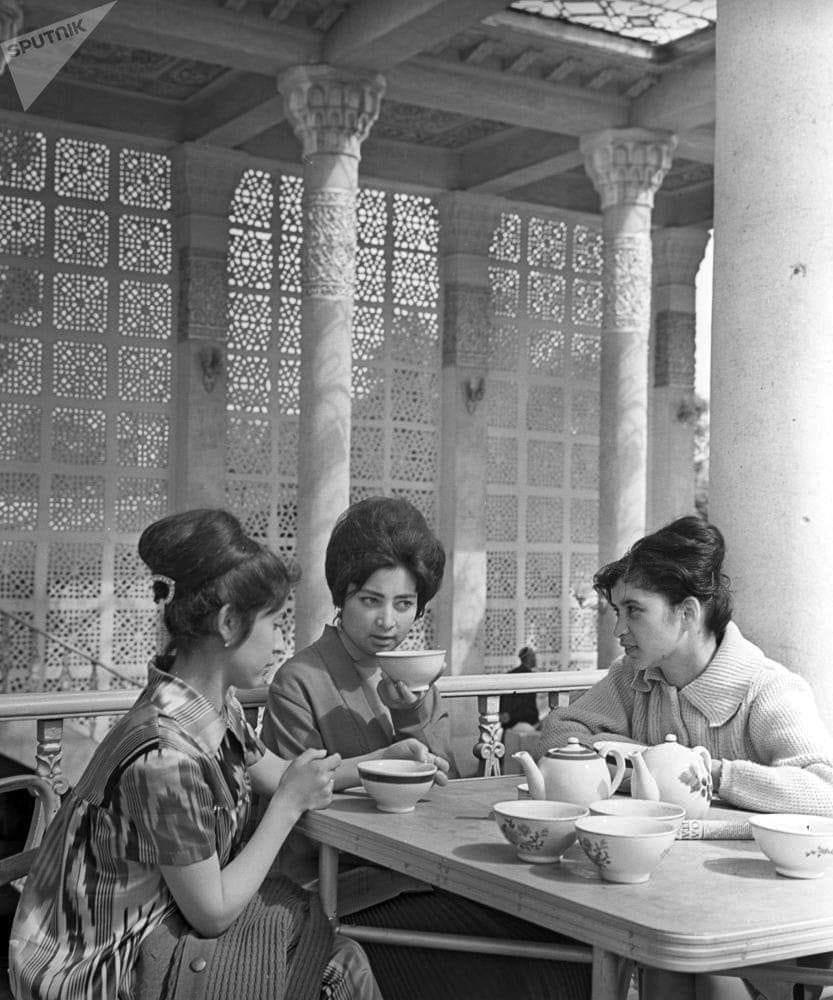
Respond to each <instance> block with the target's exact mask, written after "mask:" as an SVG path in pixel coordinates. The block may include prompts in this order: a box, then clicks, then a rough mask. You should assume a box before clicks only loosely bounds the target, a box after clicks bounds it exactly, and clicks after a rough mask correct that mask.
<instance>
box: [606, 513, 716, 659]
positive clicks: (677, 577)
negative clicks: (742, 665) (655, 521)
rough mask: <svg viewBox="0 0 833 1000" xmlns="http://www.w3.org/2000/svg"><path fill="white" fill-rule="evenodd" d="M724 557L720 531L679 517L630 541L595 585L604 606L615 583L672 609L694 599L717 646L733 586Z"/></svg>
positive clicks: (702, 521) (700, 519) (697, 518)
mask: <svg viewBox="0 0 833 1000" xmlns="http://www.w3.org/2000/svg"><path fill="white" fill-rule="evenodd" d="M725 554H726V545H725V542H724V540H723V535H722V533H721V532H720V530H719V529H718V528H716V527H715V526H714V525H713V524H709V522H708V521H705V520H704V519H703V518H701V517H695V516H694V515H692V516H689V517H681V518H678V519H677V520H676V521H672V522H671V523H670V524H667V525H665V527H664V528H660V529H659V531H655V532H653V533H652V534H650V535H645V537H644V538H640V539H639V541H638V542H634V544H633V545H632V546H631V548H630V549H629V550H628V552H627V553H626V554H625V555H624V556H622V558H621V559H617V560H615V561H614V562H611V563H608V564H607V565H606V566H602V568H601V569H600V570H599V571H598V572H597V573H596V575H595V576H594V577H593V586H594V587H595V589H596V591H597V592H598V593H600V594H601V595H603V596H604V597H605V598H606V599H607V600H608V601H609V600H610V593H611V591H612V590H613V587H614V586H615V585H616V583H618V582H619V580H624V581H626V582H627V583H632V584H633V585H634V586H636V587H641V588H642V589H643V590H650V591H653V592H654V593H657V594H662V595H663V596H664V597H665V598H666V599H667V600H668V602H669V604H671V605H672V606H676V605H678V604H680V603H681V602H682V601H683V600H685V598H686V597H696V598H697V599H698V600H699V601H700V603H701V604H702V605H703V607H704V609H705V611H706V618H705V624H706V628H708V629H709V631H711V632H713V633H714V634H715V636H716V638H717V640H718V642H719V641H720V640H721V639H722V638H723V633H724V632H725V631H726V626H727V625H728V624H729V622H730V621H731V618H732V592H731V583H730V580H729V577H728V576H726V574H725V573H724V572H723V559H724V556H725Z"/></svg>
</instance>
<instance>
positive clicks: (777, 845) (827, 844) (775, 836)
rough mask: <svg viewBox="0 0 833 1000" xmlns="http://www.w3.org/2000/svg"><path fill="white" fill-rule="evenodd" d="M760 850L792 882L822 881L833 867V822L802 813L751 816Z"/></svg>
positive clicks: (780, 873) (750, 820)
mask: <svg viewBox="0 0 833 1000" xmlns="http://www.w3.org/2000/svg"><path fill="white" fill-rule="evenodd" d="M749 826H750V827H751V828H752V836H753V837H754V838H755V841H756V843H757V845H758V847H759V848H760V849H761V850H762V851H763V852H764V854H765V855H766V856H767V857H768V858H769V860H770V861H771V862H772V863H773V864H774V865H775V870H776V871H777V872H778V874H779V875H786V876H787V877H788V878H819V877H820V876H822V875H824V873H825V872H826V871H827V870H828V869H829V868H831V867H833V819H831V818H830V817H827V816H803V815H801V814H799V813H765V814H763V815H760V816H750V817H749Z"/></svg>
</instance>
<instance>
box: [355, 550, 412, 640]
mask: <svg viewBox="0 0 833 1000" xmlns="http://www.w3.org/2000/svg"><path fill="white" fill-rule="evenodd" d="M416 614H417V585H416V579H415V578H414V575H413V573H411V572H410V570H407V569H405V567H404V566H392V567H389V568H385V569H377V570H376V572H375V573H373V574H371V576H369V577H368V578H367V579H366V580H365V581H364V583H363V584H362V585H361V586H360V587H357V588H356V589H351V590H350V591H348V594H347V597H346V598H345V601H344V607H343V608H342V609H341V627H342V628H343V629H344V631H345V633H346V634H347V638H348V639H350V640H351V641H352V642H353V643H354V644H355V645H356V646H358V648H359V649H360V650H361V651H362V652H363V653H366V654H367V655H368V656H375V655H376V653H381V652H383V651H385V650H389V649H396V647H397V646H399V645H400V644H401V643H402V641H403V640H404V639H405V636H406V635H407V634H408V632H410V630H411V626H412V625H413V624H414V621H415V620H416Z"/></svg>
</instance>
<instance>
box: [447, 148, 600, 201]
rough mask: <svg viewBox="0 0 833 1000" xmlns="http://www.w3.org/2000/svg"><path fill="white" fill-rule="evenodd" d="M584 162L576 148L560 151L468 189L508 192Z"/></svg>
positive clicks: (497, 192) (564, 171)
mask: <svg viewBox="0 0 833 1000" xmlns="http://www.w3.org/2000/svg"><path fill="white" fill-rule="evenodd" d="M583 163H584V156H583V155H582V153H581V152H580V151H579V150H578V149H576V150H572V151H570V152H567V153H560V154H559V155H558V156H550V157H548V158H547V159H546V160H538V161H537V162H536V163H530V164H529V165H528V166H526V167H520V168H519V169H517V170H510V171H508V172H507V173H505V174H502V175H500V176H499V177H492V178H490V179H489V180H487V181H481V182H480V183H479V184H473V185H472V186H471V187H469V188H467V189H466V190H467V191H476V192H478V193H482V194H506V192H507V191H514V190H516V189H517V188H522V187H526V186H527V185H529V184H536V183H537V182H538V181H542V180H545V179H546V178H547V177H552V176H554V175H555V174H565V173H567V171H568V170H573V169H574V168H575V167H578V166H581V165H582V164H583Z"/></svg>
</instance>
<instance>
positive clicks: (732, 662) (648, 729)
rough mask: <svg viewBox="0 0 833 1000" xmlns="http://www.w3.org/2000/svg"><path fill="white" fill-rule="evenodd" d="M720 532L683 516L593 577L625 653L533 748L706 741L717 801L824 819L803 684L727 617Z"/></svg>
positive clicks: (829, 748) (832, 778) (827, 754)
mask: <svg viewBox="0 0 833 1000" xmlns="http://www.w3.org/2000/svg"><path fill="white" fill-rule="evenodd" d="M724 557H725V545H724V542H723V535H722V533H721V532H720V530H719V529H718V528H717V527H716V526H715V525H713V524H710V523H709V522H707V521H705V520H703V519H702V518H700V517H696V516H688V517H682V518H679V519H677V520H676V521H672V522H671V523H670V524H667V525H666V526H665V527H663V528H660V529H659V530H658V531H655V532H652V533H651V534H650V535H646V536H645V537H644V538H640V539H639V540H638V541H637V542H635V543H634V544H633V546H632V547H631V548H630V549H629V550H628V551H627V552H626V553H625V555H624V556H622V557H621V559H617V560H616V561H615V562H612V563H608V564H607V565H606V566H603V567H602V568H601V569H600V570H599V571H598V572H597V573H596V575H595V577H594V579H593V583H594V586H595V588H596V590H597V591H598V593H599V594H600V595H601V596H602V597H604V598H605V600H606V601H607V602H608V603H609V604H610V606H611V608H612V609H613V611H614V612H615V614H616V626H615V629H614V635H615V636H616V637H617V638H618V639H619V643H620V645H621V646H622V650H623V654H622V656H620V657H619V658H618V659H617V660H615V661H614V663H613V664H612V665H611V667H610V670H609V671H608V674H607V676H606V677H605V678H604V679H603V680H601V681H599V683H598V684H595V685H594V686H593V687H592V688H591V689H590V690H589V691H587V692H586V693H585V694H584V695H582V697H581V698H579V699H577V700H576V701H575V702H573V704H572V705H568V706H565V707H563V708H555V709H553V710H552V712H551V713H550V715H549V716H548V717H547V719H546V721H545V723H544V728H543V733H542V738H541V741H540V744H539V746H538V753H539V754H540V753H543V752H544V751H545V750H546V749H548V748H550V747H560V746H563V745H564V744H565V743H566V742H567V739H568V737H570V736H578V737H579V738H580V739H582V740H584V741H588V740H590V741H592V740H593V739H594V738H595V739H599V738H600V737H602V736H611V735H612V736H615V737H620V738H621V737H626V738H628V739H632V740H635V741H637V742H639V743H647V744H656V743H661V742H662V741H663V740H664V739H665V737H666V736H667V735H668V734H673V735H674V736H675V737H676V738H677V740H678V741H679V742H680V743H681V744H683V745H684V746H690V747H693V746H704V747H706V749H707V750H708V751H709V753H710V755H711V759H712V782H713V786H714V789H715V790H716V791H718V792H719V794H720V797H721V799H723V800H724V801H725V802H728V803H731V804H732V805H734V806H737V807H738V808H741V809H753V810H757V811H759V812H801V813H823V814H824V815H827V816H831V815H833V741H831V738H830V734H829V733H828V732H827V730H826V729H825V727H824V724H823V722H822V720H821V717H820V716H819V712H818V709H817V708H816V704H815V701H814V699H813V694H812V691H811V690H810V686H809V685H808V684H807V682H806V681H805V680H804V679H803V678H801V677H800V676H799V675H798V674H796V673H794V672H793V671H792V670H788V669H787V668H786V667H784V666H782V665H781V664H780V663H776V662H774V661H773V660H770V659H768V658H767V657H766V656H765V655H764V653H763V652H762V651H761V650H760V649H759V648H758V647H757V646H755V645H754V644H753V643H751V642H750V641H749V640H748V639H746V638H744V636H743V635H742V634H741V631H740V629H739V628H738V626H737V625H736V624H735V623H734V621H732V592H731V587H730V583H729V578H728V577H727V576H726V574H725V573H724V572H723V560H724Z"/></svg>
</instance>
